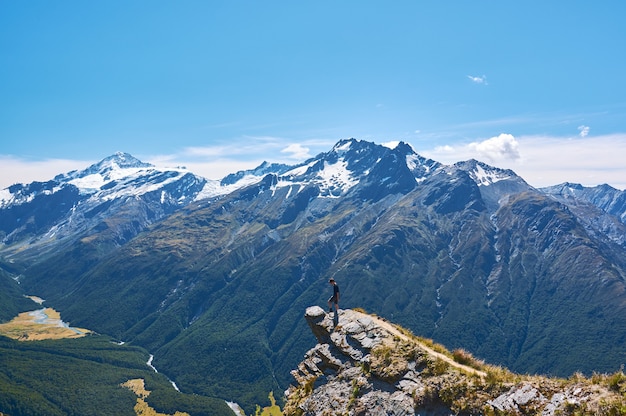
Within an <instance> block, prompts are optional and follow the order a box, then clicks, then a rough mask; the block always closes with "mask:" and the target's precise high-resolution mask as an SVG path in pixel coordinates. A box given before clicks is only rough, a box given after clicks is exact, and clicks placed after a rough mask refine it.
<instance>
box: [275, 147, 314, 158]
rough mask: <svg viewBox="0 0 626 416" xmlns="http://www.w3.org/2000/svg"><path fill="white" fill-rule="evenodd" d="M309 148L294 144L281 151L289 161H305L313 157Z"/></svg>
mask: <svg viewBox="0 0 626 416" xmlns="http://www.w3.org/2000/svg"><path fill="white" fill-rule="evenodd" d="M309 150H310V149H309V148H308V147H304V146H302V145H301V144H300V143H292V144H290V145H288V146H287V147H285V148H284V149H283V150H281V151H280V152H281V153H284V154H286V155H287V157H288V158H289V159H296V160H299V161H300V160H305V159H308V158H310V157H311V154H310V153H309Z"/></svg>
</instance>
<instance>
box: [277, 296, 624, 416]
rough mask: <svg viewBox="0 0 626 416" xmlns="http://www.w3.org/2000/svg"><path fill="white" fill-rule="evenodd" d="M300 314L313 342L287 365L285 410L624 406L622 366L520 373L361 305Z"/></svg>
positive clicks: (447, 411) (519, 411) (591, 409)
mask: <svg viewBox="0 0 626 416" xmlns="http://www.w3.org/2000/svg"><path fill="white" fill-rule="evenodd" d="M305 318H306V321H307V323H308V324H309V326H310V327H311V330H312V332H313V334H314V335H315V337H316V338H317V340H318V344H317V345H316V346H315V347H313V348H312V349H310V350H309V351H308V352H307V353H306V355H305V357H304V360H303V361H302V362H301V363H300V364H299V365H298V368H297V369H296V370H293V371H292V375H293V377H294V379H295V381H296V384H295V385H293V386H291V387H290V388H289V390H287V391H286V392H285V394H286V399H287V401H286V405H285V409H284V414H285V415H311V416H313V415H361V416H365V415H422V416H424V415H431V416H439V415H453V414H454V415H473V414H511V415H536V414H540V415H546V416H550V415H557V414H558V415H568V414H612V413H611V411H612V410H617V411H618V412H619V410H618V409H620V407H621V408H622V409H623V408H624V407H623V406H625V405H626V399H624V396H623V393H624V391H625V390H626V376H624V374H623V373H622V372H621V371H620V372H618V373H616V374H613V375H610V376H609V375H606V376H595V380H594V379H591V380H588V379H585V378H584V377H582V376H578V375H577V376H576V377H573V378H571V379H570V380H560V379H559V380H557V379H550V378H545V377H538V376H532V377H531V376H519V375H515V374H512V373H510V372H508V371H507V370H505V369H503V368H500V367H494V366H488V365H485V364H484V363H482V362H479V361H478V360H476V359H474V358H473V357H471V356H469V354H467V353H465V352H463V351H455V352H454V353H449V352H448V351H446V350H445V349H444V348H443V347H441V346H438V345H434V344H433V343H432V341H430V340H424V339H420V338H418V337H415V336H413V335H412V334H410V333H408V332H407V331H406V330H403V329H401V328H399V327H396V326H394V325H392V324H390V323H389V322H387V321H385V320H383V319H380V318H377V317H375V316H371V315H368V314H365V313H362V312H359V311H355V310H340V311H339V312H338V314H334V313H329V314H327V313H325V311H324V310H323V309H321V308H320V307H317V306H313V307H310V308H308V309H307V310H306V313H305ZM455 360H456V361H455ZM457 361H463V363H460V362H457ZM616 414H619V413H616Z"/></svg>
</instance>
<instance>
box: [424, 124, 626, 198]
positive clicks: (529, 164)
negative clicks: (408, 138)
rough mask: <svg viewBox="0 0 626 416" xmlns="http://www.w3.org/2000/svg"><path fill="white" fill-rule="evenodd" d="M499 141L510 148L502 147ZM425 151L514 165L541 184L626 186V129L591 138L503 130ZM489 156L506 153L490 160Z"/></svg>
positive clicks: (441, 157) (451, 159) (439, 157)
mask: <svg viewBox="0 0 626 416" xmlns="http://www.w3.org/2000/svg"><path fill="white" fill-rule="evenodd" d="M506 136H510V137H506ZM498 144H500V145H503V146H504V147H503V148H502V149H500V150H498V149H499V148H498ZM507 146H508V147H507ZM507 149H508V150H507ZM480 152H482V153H480ZM419 153H420V154H421V155H423V156H425V157H429V158H431V159H433V160H436V161H438V162H441V163H444V164H453V163H456V162H459V161H463V160H468V159H472V158H474V159H478V160H481V161H483V162H486V163H489V164H491V165H493V166H496V167H499V168H503V169H512V170H513V171H515V172H516V173H517V174H518V175H520V176H521V177H522V178H524V180H526V182H528V183H529V184H530V185H532V186H535V187H543V186H549V185H556V184H559V183H563V182H574V183H580V184H582V185H584V186H596V185H600V184H604V183H607V184H609V185H611V186H613V187H615V188H617V189H621V190H625V189H626V164H625V163H624V161H623V155H625V154H626V133H622V134H613V135H605V136H593V137H585V138H579V137H574V138H572V137H562V136H520V137H517V138H514V137H513V136H511V135H502V134H501V135H499V136H497V137H495V138H494V137H492V138H491V139H487V140H484V141H482V142H474V143H469V144H465V145H462V144H461V145H439V146H437V147H435V148H433V149H432V150H425V151H419ZM486 155H491V156H494V155H495V156H497V155H500V156H501V157H500V158H499V159H497V160H488V159H487V157H486ZM505 155H508V157H505ZM515 155H517V156H518V157H514V156H515ZM511 156H513V157H511Z"/></svg>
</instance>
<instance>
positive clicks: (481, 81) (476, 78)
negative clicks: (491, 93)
mask: <svg viewBox="0 0 626 416" xmlns="http://www.w3.org/2000/svg"><path fill="white" fill-rule="evenodd" d="M467 78H469V80H470V81H472V82H473V83H474V84H482V85H487V76H486V75H483V76H474V75H468V76H467Z"/></svg>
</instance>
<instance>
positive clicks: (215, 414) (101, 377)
mask: <svg viewBox="0 0 626 416" xmlns="http://www.w3.org/2000/svg"><path fill="white" fill-rule="evenodd" d="M148 357H149V354H148V353H147V352H146V351H145V350H144V349H142V348H139V347H134V346H127V345H119V344H118V343H116V342H114V341H113V340H112V339H111V338H109V337H106V336H100V335H91V336H87V337H84V338H78V339H71V340H69V339H68V340H46V341H30V342H19V341H14V340H12V339H9V338H6V337H3V336H0V412H2V413H6V414H9V415H11V416H22V415H23V416H27V415H28V416H36V415H46V416H54V415H82V416H87V415H120V416H123V415H128V416H134V415H135V411H134V409H133V407H134V405H135V403H136V399H137V396H136V395H135V394H134V393H133V392H132V391H130V390H128V389H127V388H125V387H122V386H121V384H122V383H124V382H126V381H128V380H130V379H134V378H143V379H144V380H145V383H146V389H147V390H149V391H151V394H150V395H149V396H148V397H147V399H146V401H147V403H148V404H149V405H150V406H151V407H153V408H154V409H155V410H157V411H159V412H164V413H174V412H176V411H181V412H187V413H189V414H191V415H206V416H219V415H232V411H231V410H230V408H229V407H228V406H227V405H226V403H225V402H224V401H223V400H219V399H213V398H208V397H204V396H199V395H190V394H183V393H180V392H177V391H176V390H175V389H174V388H173V386H172V385H171V383H170V382H169V380H168V379H167V378H166V377H165V376H164V375H162V374H160V373H155V372H154V371H153V370H152V369H150V368H149V367H148V366H147V365H146V361H147V360H148Z"/></svg>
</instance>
